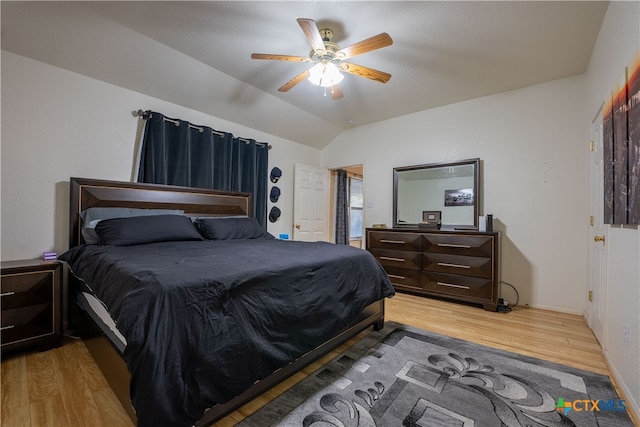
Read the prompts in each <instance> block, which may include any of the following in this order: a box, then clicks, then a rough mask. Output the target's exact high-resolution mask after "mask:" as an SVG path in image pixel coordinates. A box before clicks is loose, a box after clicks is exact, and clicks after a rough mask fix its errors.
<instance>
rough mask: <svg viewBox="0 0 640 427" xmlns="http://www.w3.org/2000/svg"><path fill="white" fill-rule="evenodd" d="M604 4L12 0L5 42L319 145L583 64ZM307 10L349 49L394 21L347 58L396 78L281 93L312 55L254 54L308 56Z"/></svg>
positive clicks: (5, 8)
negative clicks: (334, 93) (302, 22)
mask: <svg viewBox="0 0 640 427" xmlns="http://www.w3.org/2000/svg"><path fill="white" fill-rule="evenodd" d="M607 5H608V2H598V1H584V2H580V1H566V2H560V1H550V2H547V1H529V2H527V1H513V2H511V1H496V2H484V1H468V2H466V1H408V2H404V1H366V2H364V1H337V0H334V1H173V2H170V1H140V2H136V1H133V2H99V1H96V2H94V1H89V2H81V1H80V2H55V1H45V2H11V1H2V2H1V7H2V11H1V12H2V49H3V50H7V51H10V52H13V53H16V54H19V55H23V56H26V57H30V58H33V59H36V60H39V61H42V62H45V63H49V64H51V65H54V66H57V67H61V68H64V69H67V70H70V71H73V72H76V73H80V74H83V75H86V76H89V77H92V78H96V79H100V80H103V81H105V82H108V83H111V84H114V85H117V86H121V87H125V88H128V89H131V90H134V91H137V92H140V93H144V94H147V95H150V96H153V97H156V98H159V99H162V100H166V101H169V102H172V103H175V104H179V105H183V106H186V107H189V108H193V109H196V110H199V111H202V112H204V113H207V114H211V115H213V116H216V117H219V118H222V119H225V120H229V121H232V122H235V123H240V124H242V125H245V126H248V127H251V128H255V129H259V130H260V131H262V132H266V133H269V134H272V135H276V136H279V137H282V138H286V139H290V140H293V141H296V142H299V143H302V144H307V145H309V146H312V147H315V148H322V147H324V146H326V145H327V144H328V143H329V142H331V141H332V140H333V139H334V138H335V137H336V136H338V135H339V134H340V133H341V132H342V131H344V130H345V129H349V128H352V127H356V126H361V125H365V124H369V123H374V122H378V121H382V120H386V119H390V118H393V117H398V116H402V115H406V114H411V113H414V112H417V111H422V110H427V109H430V108H435V107H439V106H443V105H447V104H452V103H455V102H460V101H464V100H467V99H473V98H477V97H481V96H486V95H490V94H495V93H499V92H503V91H508V90H512V89H516V88H520V87H525V86H529V85H534V84H538V83H542V82H545V81H550V80H555V79H559V78H563V77H568V76H573V75H577V74H581V73H584V72H585V71H586V69H587V66H588V62H589V57H590V55H591V50H592V48H593V45H594V42H595V40H596V37H597V35H598V31H599V29H600V25H601V23H602V20H603V18H604V15H605V13H606V9H607ZM297 18H311V19H313V20H315V21H316V22H317V24H318V27H319V28H329V29H331V30H332V31H333V33H334V37H333V41H334V42H336V43H337V44H338V45H340V46H341V47H346V46H349V45H352V44H353V43H356V42H358V41H360V40H363V39H366V38H368V37H370V36H373V35H376V34H379V33H381V32H386V33H388V34H389V35H390V36H391V38H392V39H393V45H391V46H389V47H385V48H382V49H379V50H375V51H372V52H368V53H366V54H363V55H360V56H358V57H356V58H353V60H352V61H351V62H353V63H356V64H359V65H363V66H366V67H370V68H374V69H377V70H381V71H384V72H387V73H390V74H391V75H392V77H391V80H390V81H389V82H388V83H386V84H381V83H378V82H376V81H372V80H368V79H365V78H362V77H358V76H355V75H351V74H347V75H346V77H345V79H344V81H343V82H342V83H341V88H342V91H343V93H344V97H343V98H341V99H339V100H333V99H332V98H331V96H330V95H328V96H325V94H324V91H323V89H322V88H320V87H318V86H314V85H312V84H311V83H310V82H308V81H303V82H302V83H300V84H298V85H297V86H295V87H294V88H292V89H291V90H289V91H288V92H278V88H279V87H280V86H282V85H283V84H284V83H285V82H287V81H288V80H290V79H291V78H293V77H294V76H296V75H297V74H299V73H301V72H302V71H304V70H305V69H306V68H308V67H309V64H306V63H302V62H285V61H260V60H252V59H251V58H250V55H251V54H252V53H254V52H258V53H274V54H288V55H297V56H307V55H308V54H309V51H310V46H309V43H308V41H307V40H306V38H305V36H304V33H303V31H302V30H301V28H300V26H299V25H298V23H297V22H296V19H297ZM7 83H10V82H5V80H4V79H3V84H7ZM96 102H100V101H99V100H96ZM139 108H143V109H144V108H146V106H144V105H140V106H139ZM207 125H212V126H214V127H215V124H209V123H207Z"/></svg>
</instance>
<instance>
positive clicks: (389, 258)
mask: <svg viewBox="0 0 640 427" xmlns="http://www.w3.org/2000/svg"><path fill="white" fill-rule="evenodd" d="M380 259H383V260H385V261H398V262H404V258H393V257H390V256H381V257H380Z"/></svg>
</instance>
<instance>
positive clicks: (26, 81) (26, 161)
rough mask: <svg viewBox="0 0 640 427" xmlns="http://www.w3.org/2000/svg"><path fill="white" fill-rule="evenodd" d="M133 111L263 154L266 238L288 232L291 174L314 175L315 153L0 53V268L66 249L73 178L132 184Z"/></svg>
mask: <svg viewBox="0 0 640 427" xmlns="http://www.w3.org/2000/svg"><path fill="white" fill-rule="evenodd" d="M138 109H143V110H147V109H151V110H155V111H159V112H162V113H164V114H166V115H168V116H170V117H178V118H182V119H185V120H189V121H191V122H193V123H197V124H203V125H208V126H211V127H213V128H216V129H219V130H224V131H228V132H232V133H233V134H234V135H236V136H241V137H246V138H253V139H256V140H258V141H264V142H268V143H269V144H271V145H272V146H273V148H272V149H271V151H270V153H269V163H270V168H271V167H272V166H278V167H280V169H282V172H283V176H282V178H281V179H280V181H279V182H278V184H277V185H278V186H279V187H280V188H281V190H282V196H281V197H280V200H279V201H278V203H277V206H278V207H280V208H281V210H282V216H281V217H280V219H279V220H278V221H277V222H276V223H275V224H271V223H269V226H268V229H269V231H270V232H271V233H272V234H276V235H277V234H278V233H280V232H285V231H286V232H291V223H292V211H293V164H294V163H296V162H301V163H306V164H310V165H314V166H318V165H319V161H320V152H319V151H318V150H316V149H313V148H309V147H307V146H304V145H302V144H298V143H296V142H292V141H289V140H285V139H282V138H278V137H275V136H272V135H268V134H265V133H263V132H260V131H258V130H256V129H251V128H247V127H245V126H242V125H240V124H237V123H232V122H228V121H225V120H222V119H218V118H216V117H213V116H210V115H206V114H203V113H199V112H197V111H194V110H190V109H187V108H184V107H181V106H179V105H176V104H171V103H168V102H165V101H162V100H159V99H156V98H152V97H149V96H146V95H143V94H140V93H138V92H134V91H131V90H127V89H123V88H121V87H117V86H114V85H110V84H107V83H104V82H101V81H99V80H95V79H92V78H88V77H85V76H83V75H80V74H76V73H72V72H69V71H66V70H63V69H61V68H57V67H53V66H50V65H47V64H44V63H42V62H38V61H34V60H31V59H28V58H25V57H22V56H19V55H15V54H12V53H10V52H6V51H2V134H1V137H2V171H1V174H2V175H1V177H2V179H1V181H2V183H1V186H2V187H1V190H2V200H1V203H2V220H1V221H2V226H1V232H2V252H1V258H2V260H13V259H23V258H37V257H40V256H41V255H42V252H43V251H48V250H55V251H57V252H58V253H62V252H63V251H64V250H66V249H67V247H68V212H69V184H68V183H69V178H70V177H71V176H77V177H84V178H98V179H109V180H122V181H130V180H132V176H133V171H134V163H135V162H134V158H135V152H136V149H137V141H139V137H140V132H141V130H142V126H141V124H142V121H141V120H139V119H137V118H135V117H133V115H132V112H133V111H136V110H138ZM269 188H271V184H270V185H269ZM271 206H272V204H271V203H269V205H268V209H270V208H271Z"/></svg>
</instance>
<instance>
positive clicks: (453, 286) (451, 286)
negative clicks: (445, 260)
mask: <svg viewBox="0 0 640 427" xmlns="http://www.w3.org/2000/svg"><path fill="white" fill-rule="evenodd" d="M436 283H437V284H438V285H440V286H447V287H449V288H460V289H471V288H470V287H468V286H463V285H454V284H453V283H445V282H436Z"/></svg>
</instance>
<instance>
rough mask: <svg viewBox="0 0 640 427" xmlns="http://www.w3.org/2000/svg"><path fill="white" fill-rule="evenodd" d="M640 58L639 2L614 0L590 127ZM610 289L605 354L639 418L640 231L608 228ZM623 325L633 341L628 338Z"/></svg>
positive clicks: (591, 78) (591, 87)
mask: <svg viewBox="0 0 640 427" xmlns="http://www.w3.org/2000/svg"><path fill="white" fill-rule="evenodd" d="M638 59H640V3H639V2H637V1H635V2H619V1H614V2H611V3H610V5H609V8H608V10H607V15H606V16H605V19H604V21H603V24H602V27H601V29H600V34H599V35H598V39H597V41H596V44H595V46H594V49H593V52H592V54H591V59H590V62H589V68H588V69H587V73H586V82H587V83H586V92H587V96H586V101H587V102H586V110H587V111H586V120H585V124H584V126H585V127H587V126H590V125H591V121H592V119H593V118H594V117H596V116H597V113H598V111H599V109H600V106H601V104H602V103H603V101H604V100H605V98H606V97H610V96H611V93H612V91H614V90H616V88H617V87H618V86H619V85H620V83H621V82H622V81H623V77H624V69H625V67H630V66H631V65H632V64H633V63H634V61H637V60H638ZM605 244H606V248H607V262H606V271H607V276H608V277H607V282H606V283H607V290H606V296H605V299H606V305H605V322H604V329H605V330H604V343H602V344H603V347H604V352H605V356H606V358H607V361H608V362H609V365H610V366H611V370H612V371H613V373H614V375H615V377H616V380H617V381H618V384H619V385H620V387H621V388H622V389H623V391H624V393H625V395H626V397H627V406H628V407H629V406H631V407H632V408H633V409H634V410H635V413H636V415H637V416H638V417H639V418H640V231H638V229H637V228H619V227H606V243H605ZM624 325H627V326H629V329H630V343H629V345H627V344H626V343H625V341H624Z"/></svg>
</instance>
